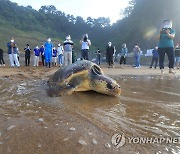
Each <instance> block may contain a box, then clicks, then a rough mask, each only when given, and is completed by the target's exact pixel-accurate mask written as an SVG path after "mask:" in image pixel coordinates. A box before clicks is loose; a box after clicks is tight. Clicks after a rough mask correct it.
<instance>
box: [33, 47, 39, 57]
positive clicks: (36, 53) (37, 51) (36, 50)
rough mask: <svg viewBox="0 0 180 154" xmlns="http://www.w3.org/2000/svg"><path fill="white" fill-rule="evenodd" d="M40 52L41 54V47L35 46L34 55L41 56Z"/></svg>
mask: <svg viewBox="0 0 180 154" xmlns="http://www.w3.org/2000/svg"><path fill="white" fill-rule="evenodd" d="M39 54H40V52H39V49H36V48H35V49H34V55H35V56H39Z"/></svg>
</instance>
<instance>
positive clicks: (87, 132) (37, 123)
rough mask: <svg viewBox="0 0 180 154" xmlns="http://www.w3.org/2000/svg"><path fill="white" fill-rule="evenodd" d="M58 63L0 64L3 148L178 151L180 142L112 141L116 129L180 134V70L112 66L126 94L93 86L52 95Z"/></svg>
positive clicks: (13, 150) (14, 150)
mask: <svg viewBox="0 0 180 154" xmlns="http://www.w3.org/2000/svg"><path fill="white" fill-rule="evenodd" d="M57 69H58V67H56V68H51V69H46V68H43V67H39V68H34V67H21V68H8V67H6V68H2V67H1V68H0V153H3V154H4V153H13V154H16V153H17V154H19V153H20V154H21V153H22V154H23V153H28V154H29V153H30V154H31V153H32V154H34V153H42V154H46V153H47V154H49V153H57V154H59V153H82V154H84V153H98V154H99V153H103V154H104V153H108V154H109V153H132V154H133V153H142V154H146V153H179V152H180V148H179V144H165V143H163V144H132V143H131V144H130V143H126V144H125V145H124V146H122V147H120V148H115V147H113V145H112V143H111V138H112V135H113V134H115V133H124V134H125V136H126V137H132V136H139V137H141V136H146V137H148V136H149V137H159V136H171V137H174V136H180V129H179V128H180V121H179V119H180V118H179V117H180V116H179V113H180V112H179V111H180V106H179V103H180V101H179V100H180V93H179V91H180V84H179V83H180V71H179V70H177V73H176V74H175V75H172V74H168V70H167V69H166V70H165V74H164V75H161V74H160V71H159V69H149V68H147V67H142V68H141V69H135V68H132V67H130V66H126V67H124V68H118V67H115V68H113V69H108V68H106V67H105V66H103V71H104V72H105V74H107V75H109V76H111V77H112V78H114V79H116V80H117V81H118V83H119V84H120V85H121V87H122V95H121V96H120V97H119V98H117V97H109V96H106V95H102V94H98V93H95V92H76V93H74V94H72V95H71V96H63V97H53V98H51V97H49V96H48V95H47V93H46V91H47V88H48V87H47V84H46V81H47V79H48V78H49V76H50V75H51V74H53V73H54V72H55V71H56V70H57Z"/></svg>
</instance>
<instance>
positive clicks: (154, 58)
mask: <svg viewBox="0 0 180 154" xmlns="http://www.w3.org/2000/svg"><path fill="white" fill-rule="evenodd" d="M152 54H153V56H152V61H151V65H150V67H149V68H152V66H153V64H154V62H155V66H154V68H155V69H156V67H157V63H158V60H159V54H158V47H155V48H154V50H153V51H152Z"/></svg>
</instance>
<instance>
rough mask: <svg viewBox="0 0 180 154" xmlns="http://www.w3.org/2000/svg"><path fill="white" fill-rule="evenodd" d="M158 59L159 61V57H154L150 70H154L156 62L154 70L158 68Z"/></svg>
mask: <svg viewBox="0 0 180 154" xmlns="http://www.w3.org/2000/svg"><path fill="white" fill-rule="evenodd" d="M158 59H159V58H158V57H152V61H151V65H150V68H152V66H153V64H154V62H155V66H154V68H156V67H157V63H158Z"/></svg>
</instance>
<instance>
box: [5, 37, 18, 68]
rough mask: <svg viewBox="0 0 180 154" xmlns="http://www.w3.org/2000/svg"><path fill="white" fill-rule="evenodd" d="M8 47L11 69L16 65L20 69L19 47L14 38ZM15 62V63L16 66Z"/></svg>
mask: <svg viewBox="0 0 180 154" xmlns="http://www.w3.org/2000/svg"><path fill="white" fill-rule="evenodd" d="M7 47H8V55H9V60H10V64H11V67H14V66H15V65H16V67H20V64H19V61H18V58H17V45H16V43H15V41H14V39H13V38H11V40H10V42H8V43H7ZM14 61H15V65H14Z"/></svg>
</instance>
